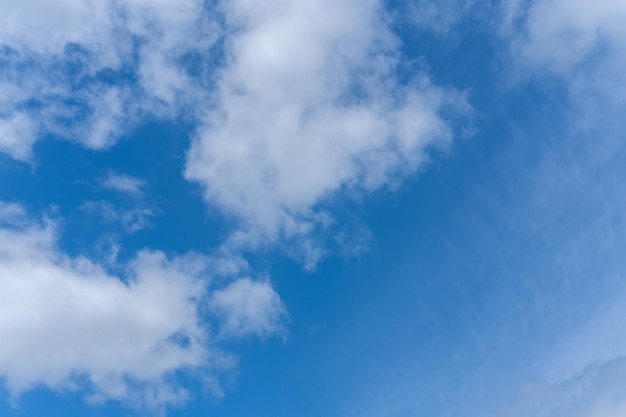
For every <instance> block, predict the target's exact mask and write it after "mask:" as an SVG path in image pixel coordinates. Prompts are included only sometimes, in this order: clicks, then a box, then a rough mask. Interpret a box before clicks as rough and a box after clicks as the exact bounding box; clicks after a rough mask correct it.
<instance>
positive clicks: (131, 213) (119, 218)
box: [80, 201, 154, 233]
mask: <svg viewBox="0 0 626 417" xmlns="http://www.w3.org/2000/svg"><path fill="white" fill-rule="evenodd" d="M80 208H81V209H82V210H83V211H85V212H87V213H90V214H95V215H97V216H98V217H99V218H100V220H101V221H103V222H105V223H113V224H119V225H121V226H122V227H123V228H124V231H125V232H126V233H134V232H137V231H139V230H142V229H147V228H149V227H150V226H151V223H150V218H151V217H153V216H154V213H153V211H152V210H150V209H148V208H133V209H127V210H125V209H120V208H116V207H115V206H114V205H113V204H111V203H109V202H107V201H87V202H85V203H83V204H82V205H81V206H80Z"/></svg>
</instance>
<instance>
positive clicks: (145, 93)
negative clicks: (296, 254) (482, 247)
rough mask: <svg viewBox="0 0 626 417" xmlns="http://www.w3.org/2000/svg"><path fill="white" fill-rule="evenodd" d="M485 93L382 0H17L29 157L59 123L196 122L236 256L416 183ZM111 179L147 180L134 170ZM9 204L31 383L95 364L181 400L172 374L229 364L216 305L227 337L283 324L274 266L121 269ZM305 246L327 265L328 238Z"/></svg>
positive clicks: (17, 353)
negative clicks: (419, 49) (437, 62)
mask: <svg viewBox="0 0 626 417" xmlns="http://www.w3.org/2000/svg"><path fill="white" fill-rule="evenodd" d="M61 22H62V23H61ZM466 110H467V105H466V103H465V100H464V97H463V94H460V93H459V92H456V91H452V90H448V89H445V88H440V87H437V86H434V85H433V84H432V83H431V82H430V81H429V79H428V76H427V75H426V74H425V72H424V71H423V70H422V69H420V66H419V65H418V64H412V63H410V62H407V61H406V59H404V58H403V57H402V53H401V45H400V41H399V40H398V39H397V38H396V37H395V36H394V35H393V33H392V32H391V30H390V18H389V16H387V14H386V12H385V10H384V4H383V2H380V1H378V0H366V1H356V0H334V1H330V0H311V1H307V2H298V1H293V0H271V1H266V2H253V1H248V0H234V1H228V2H206V1H203V0H176V1H174V0H156V1H155V0H105V1H95V0H61V1H56V2H53V3H51V2H49V1H44V0H27V1H23V0H20V1H17V0H8V1H4V2H2V5H1V6H0V152H2V153H4V154H7V155H9V156H10V157H12V158H14V159H18V160H22V161H29V160H31V159H32V158H33V145H34V144H35V143H36V142H37V141H38V140H41V139H43V138H46V137H50V136H51V137H55V138H57V139H63V140H69V141H72V142H75V143H77V144H80V145H82V146H85V147H88V148H91V149H96V150H97V149H103V148H108V147H111V146H113V145H114V144H115V143H116V142H117V141H118V140H119V139H120V138H122V137H124V136H130V135H131V134H132V130H133V128H134V127H135V126H137V125H138V124H139V123H141V122H142V121H144V120H149V119H153V118H170V119H174V120H179V119H178V118H179V117H180V116H181V115H182V116H184V118H185V120H186V121H189V120H192V121H193V122H194V123H195V124H196V130H195V135H194V138H193V141H192V145H191V147H190V149H189V151H188V153H187V161H186V167H185V168H184V170H185V175H186V177H187V178H188V179H189V180H192V181H196V182H197V183H199V184H200V185H201V186H202V187H203V189H204V191H205V197H206V200H207V202H208V203H209V204H212V205H214V206H216V207H218V208H220V209H221V210H222V211H223V212H224V213H225V214H227V215H230V216H232V217H233V218H235V219H236V220H237V223H236V224H237V225H236V226H235V228H234V229H235V232H234V233H233V234H232V235H231V237H230V238H229V239H228V240H227V242H225V243H224V245H223V247H222V248H221V251H220V250H218V251H217V252H218V253H219V254H220V256H222V255H223V259H221V260H220V262H221V263H220V264H219V265H226V264H228V262H229V259H230V257H231V256H235V257H237V256H238V254H239V251H240V250H242V249H251V248H254V247H255V246H256V245H258V244H259V243H260V242H268V243H269V244H270V245H271V244H276V243H277V242H279V241H280V240H281V239H283V240H284V239H292V238H294V237H295V238H298V237H302V236H304V239H305V240H306V239H309V236H310V235H314V234H315V231H316V230H318V229H319V228H320V227H326V226H327V225H329V224H332V222H333V221H334V220H333V218H332V215H330V214H328V213H327V210H325V209H324V207H322V206H323V205H324V203H325V202H326V201H327V200H328V199H330V198H332V197H333V196H334V195H336V193H338V192H349V193H353V192H365V193H367V192H370V191H373V190H376V189H380V188H382V187H385V186H389V185H395V184H397V183H398V182H399V181H401V180H402V179H404V178H405V177H406V176H407V175H410V174H412V173H414V172H416V171H417V170H418V169H419V168H420V167H422V166H423V163H424V162H425V161H426V160H427V158H428V156H427V155H428V151H429V149H430V148H433V147H439V148H446V147H448V146H449V144H450V143H451V140H452V137H453V133H452V132H453V127H452V126H451V123H450V121H449V120H448V118H447V115H450V114H454V113H456V112H459V111H460V112H464V111H466ZM103 185H104V186H108V187H110V188H113V189H118V190H122V191H127V192H131V193H132V192H134V193H135V194H137V193H140V191H141V184H139V183H135V184H132V183H131V182H129V178H121V177H117V178H114V177H109V178H108V179H106V180H105V181H104V184H103ZM88 206H89V205H87V206H85V205H83V207H84V208H86V207H88ZM2 210H3V214H2V215H3V216H5V217H4V219H5V223H6V224H5V225H4V226H2V228H0V241H2V242H3V243H2V244H1V246H0V277H1V278H0V293H1V294H2V295H0V297H2V302H1V303H0V306H1V308H2V309H3V310H2V314H0V317H1V318H2V322H1V323H0V339H2V340H9V341H10V342H9V343H3V345H2V346H1V347H0V375H1V376H2V377H3V378H4V379H5V382H6V384H7V386H8V387H9V388H10V389H11V390H13V391H14V392H17V393H19V392H22V391H23V390H25V389H28V388H30V387H32V386H35V385H37V384H45V385H47V386H49V387H61V386H67V385H68V384H69V385H71V383H72V381H77V380H78V379H80V378H85V377H86V378H87V380H88V381H89V383H90V384H91V385H92V387H93V392H94V395H96V396H101V397H104V398H127V397H129V396H133V395H135V394H132V395H131V393H136V391H137V387H140V388H141V387H143V388H141V389H140V390H139V391H140V393H139V394H137V395H138V397H139V398H142V399H143V400H142V401H148V400H147V399H146V398H152V400H151V401H152V402H154V403H167V402H173V401H176V400H178V399H179V398H181V395H182V394H180V392H179V391H178V389H179V388H180V387H177V386H175V385H171V384H169V383H168V381H169V378H170V376H172V375H174V374H175V373H176V372H179V371H181V370H185V369H189V368H192V369H198V368H202V369H204V368H207V367H208V368H210V367H211V366H212V363H213V362H212V358H213V356H214V355H215V354H216V353H215V352H217V351H216V350H214V349H213V348H211V346H212V343H213V340H212V339H211V333H210V332H209V330H208V329H206V328H205V327H204V326H203V323H205V322H206V320H205V319H206V317H204V316H203V314H204V313H202V311H203V309H202V308H201V307H202V306H204V305H205V303H206V312H207V314H213V316H214V317H215V320H216V321H217V322H218V323H220V324H221V328H220V329H217V330H216V332H217V333H216V334H218V335H219V339H220V340H221V339H222V338H226V337H242V336H245V335H247V334H256V335H261V336H265V335H268V334H272V333H276V332H280V331H281V329H282V326H281V320H282V319H283V318H284V315H285V311H284V308H283V306H282V303H281V301H280V298H279V297H278V295H276V294H275V292H274V290H273V289H272V287H271V285H270V284H269V282H266V281H263V282H254V281H252V280H250V279H248V278H245V277H241V276H236V277H234V278H238V279H239V280H234V279H233V280H232V281H231V282H229V285H227V286H226V287H225V288H223V289H220V290H217V291H215V293H211V294H208V292H209V289H208V287H207V284H206V277H205V274H206V270H207V269H210V267H211V265H213V266H214V267H216V268H218V267H219V265H218V264H216V263H213V264H211V263H209V264H210V265H209V266H207V265H205V264H204V263H205V262H206V261H205V260H204V258H203V257H180V258H175V259H168V258H167V257H165V255H163V254H162V253H161V252H158V251H144V252H140V253H139V254H138V255H137V257H136V259H135V260H134V261H133V262H131V263H130V264H128V265H115V267H116V268H118V269H120V270H126V274H122V276H121V277H120V276H114V275H113V274H111V273H109V272H107V271H105V270H104V269H103V268H101V267H100V266H98V264H97V262H95V261H93V260H88V259H83V258H73V257H70V256H68V255H67V254H64V253H63V252H62V251H61V250H59V249H58V248H57V247H56V245H55V242H56V239H57V235H56V232H55V229H54V227H52V226H47V225H43V224H40V223H38V222H36V221H33V220H32V218H31V217H29V216H26V215H25V214H23V213H22V214H19V213H20V212H21V210H22V209H21V208H19V207H18V206H12V205H3V206H2ZM111 211H112V210H111ZM11 213H13V214H11ZM9 218H10V219H11V221H8V220H6V219H9ZM7 222H8V223H7ZM15 222H17V223H15ZM311 239H312V240H314V237H313V238H311ZM301 243H302V242H301ZM302 246H303V247H304V248H305V249H304V251H305V252H307V254H306V256H307V258H308V259H307V263H308V264H309V265H312V264H314V263H315V261H316V259H317V256H318V254H319V250H318V249H317V248H316V247H315V243H311V241H310V240H309V241H305V242H304V243H302ZM209 275H210V274H209ZM231 278H233V277H231ZM41 346H48V347H49V349H48V350H49V352H47V353H46V354H45V355H44V354H42V351H41ZM146 393H148V394H146ZM148 402H149V401H148Z"/></svg>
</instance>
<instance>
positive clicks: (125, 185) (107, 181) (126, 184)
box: [101, 171, 146, 196]
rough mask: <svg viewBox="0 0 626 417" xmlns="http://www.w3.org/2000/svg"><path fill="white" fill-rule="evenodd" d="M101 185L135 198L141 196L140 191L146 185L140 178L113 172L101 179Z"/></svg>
mask: <svg viewBox="0 0 626 417" xmlns="http://www.w3.org/2000/svg"><path fill="white" fill-rule="evenodd" d="M101 184H102V186H103V187H104V188H108V189H110V190H114V191H119V192H121V193H127V194H131V195H135V196H137V195H141V194H142V192H143V190H142V189H143V188H144V186H145V185H146V183H145V181H144V180H142V179H140V178H135V177H132V176H130V175H126V174H120V173H117V172H113V171H111V172H109V173H108V174H107V176H106V177H105V178H103V179H102V181H101Z"/></svg>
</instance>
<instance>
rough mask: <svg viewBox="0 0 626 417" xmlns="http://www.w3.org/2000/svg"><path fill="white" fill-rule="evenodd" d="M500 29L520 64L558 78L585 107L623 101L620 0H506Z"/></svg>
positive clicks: (625, 62)
mask: <svg viewBox="0 0 626 417" xmlns="http://www.w3.org/2000/svg"><path fill="white" fill-rule="evenodd" d="M505 4H506V5H507V8H506V10H507V21H506V25H505V27H506V32H507V33H508V34H509V35H510V36H511V37H512V42H511V49H512V53H513V56H514V60H515V61H516V62H517V63H518V64H519V65H521V66H522V68H524V69H525V70H527V69H531V70H532V71H539V72H540V73H544V74H545V73H548V74H553V75H556V76H558V77H561V78H563V79H564V80H565V81H566V83H567V85H568V88H569V90H570V92H571V93H572V95H573V98H574V99H575V100H576V101H577V104H578V105H580V106H581V107H582V108H583V109H584V110H585V111H586V112H591V113H594V114H595V115H598V114H602V113H603V112H604V110H601V109H598V108H595V109H594V107H596V106H598V107H605V106H606V105H607V104H608V105H610V106H620V107H621V106H623V105H625V104H626V88H625V87H624V86H625V85H626V75H625V74H626V28H625V27H624V24H623V22H624V19H626V3H624V2H622V1H613V0H599V1H595V2H587V1H583V0H535V1H522V0H510V1H508V2H506V3H505Z"/></svg>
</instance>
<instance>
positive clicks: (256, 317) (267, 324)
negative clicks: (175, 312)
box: [209, 278, 286, 337]
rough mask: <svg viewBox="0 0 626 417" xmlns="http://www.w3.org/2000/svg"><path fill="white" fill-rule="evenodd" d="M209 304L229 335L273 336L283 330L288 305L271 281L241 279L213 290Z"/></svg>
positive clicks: (223, 333) (225, 334)
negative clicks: (285, 305) (284, 302)
mask: <svg viewBox="0 0 626 417" xmlns="http://www.w3.org/2000/svg"><path fill="white" fill-rule="evenodd" d="M209 306H210V308H211V309H212V310H213V312H215V314H216V315H217V316H218V317H219V318H220V323H221V327H220V334H221V335H222V336H226V337H243V336H247V335H257V336H261V337H264V336H269V335H271V334H275V333H280V332H282V330H283V319H284V316H285V314H286V313H285V308H284V306H283V303H282V301H281V300H280V296H279V295H278V294H277V293H276V291H274V289H273V288H272V286H271V284H270V283H269V282H255V281H252V280H251V279H250V278H242V279H239V280H237V281H235V282H233V283H232V284H230V285H229V286H228V287H226V288H224V289H221V290H216V291H214V292H213V294H212V296H211V299H210V301H209Z"/></svg>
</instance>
